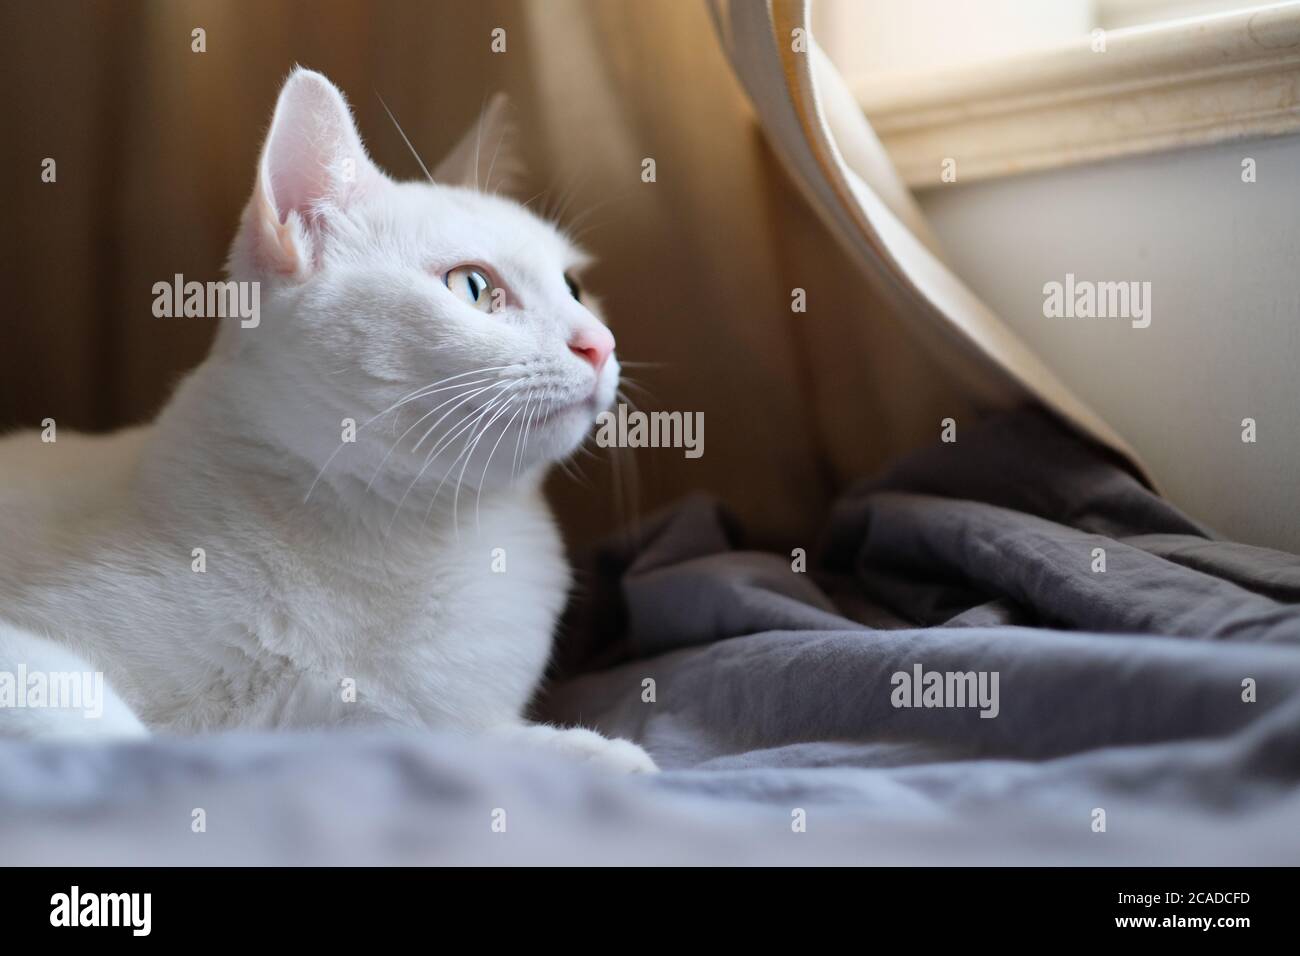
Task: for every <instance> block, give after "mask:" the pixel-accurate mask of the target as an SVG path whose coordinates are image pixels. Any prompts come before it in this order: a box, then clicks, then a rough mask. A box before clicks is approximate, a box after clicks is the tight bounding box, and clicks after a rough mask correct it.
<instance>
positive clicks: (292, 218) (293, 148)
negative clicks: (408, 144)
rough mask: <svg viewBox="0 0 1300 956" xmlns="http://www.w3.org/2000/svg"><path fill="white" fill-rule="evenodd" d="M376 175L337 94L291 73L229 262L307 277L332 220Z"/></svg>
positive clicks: (304, 73) (319, 80)
mask: <svg viewBox="0 0 1300 956" xmlns="http://www.w3.org/2000/svg"><path fill="white" fill-rule="evenodd" d="M382 176H383V174H382V173H381V172H380V171H379V170H378V169H377V168H376V167H375V165H374V163H372V162H371V161H370V157H369V156H367V155H366V150H365V147H364V146H362V145H361V137H360V135H359V134H358V133H357V128H356V124H355V123H354V122H353V120H352V112H351V110H349V109H348V104H347V101H346V100H344V98H343V94H342V93H340V92H339V91H338V89H337V88H336V87H335V86H334V84H333V83H331V82H330V81H329V80H327V79H326V78H325V77H324V76H322V75H321V74H320V73H316V72H313V71H312V70H305V69H303V68H301V67H298V68H296V69H295V70H294V71H293V73H291V74H290V75H289V79H288V80H286V81H285V84H284V88H283V89H282V90H281V91H280V98H279V100H278V101H277V102H276V104H275V116H274V118H273V119H272V120H271V129H270V131H269V132H268V133H267V134H266V143H265V144H264V145H263V146H262V155H261V158H260V159H259V161H258V169H257V181H256V182H255V183H254V186H253V195H252V198H251V199H250V200H249V203H248V206H247V208H246V209H245V210H244V218H243V222H242V224H241V226H240V234H239V236H238V237H237V239H236V241H235V249H234V251H233V253H232V259H236V258H238V259H240V260H241V263H242V264H245V265H247V266H249V267H251V268H252V269H253V270H255V271H257V272H261V273H275V274H279V275H282V276H285V277H290V278H297V279H303V278H306V276H307V275H309V274H310V273H311V270H312V268H313V266H314V263H315V258H316V256H317V254H318V253H319V251H320V247H319V244H320V242H321V241H322V238H323V235H322V233H323V228H322V227H323V225H324V224H325V223H326V222H327V221H328V219H329V217H330V215H331V214H334V213H337V211H339V210H342V209H345V208H346V207H347V205H348V204H349V203H350V202H352V201H353V200H354V199H355V198H356V197H357V196H358V195H360V194H362V193H363V192H365V191H366V190H367V189H370V188H373V187H374V185H375V184H376V182H377V181H378V180H379V179H381V178H382Z"/></svg>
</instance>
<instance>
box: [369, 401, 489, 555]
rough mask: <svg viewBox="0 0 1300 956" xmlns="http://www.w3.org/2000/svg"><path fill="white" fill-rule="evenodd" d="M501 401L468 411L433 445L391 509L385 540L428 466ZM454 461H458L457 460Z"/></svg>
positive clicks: (454, 462) (444, 479)
mask: <svg viewBox="0 0 1300 956" xmlns="http://www.w3.org/2000/svg"><path fill="white" fill-rule="evenodd" d="M501 400H502V396H500V395H498V396H496V397H494V398H493V399H492V400H491V401H489V402H488V403H487V404H486V405H484V406H483V407H482V408H476V409H474V410H472V411H470V412H469V414H467V415H466V416H465V417H464V418H462V419H461V420H460V422H458V423H457V424H456V425H455V426H453V429H452V430H451V431H449V432H448V434H446V435H444V436H443V437H442V438H440V439H439V440H438V441H437V442H436V443H435V444H434V446H433V448H431V449H429V454H428V456H427V457H426V458H425V459H424V464H423V465H421V466H420V470H419V472H417V473H416V476H415V477H414V478H412V479H411V483H410V484H409V485H407V486H406V490H405V491H404V492H402V497H401V498H400V499H398V502H397V507H396V508H395V509H393V517H392V520H390V521H389V523H388V530H387V531H385V532H384V537H385V538H387V537H388V535H389V534H391V533H392V530H393V525H394V524H396V522H397V517H398V515H400V514H401V512H402V505H404V504H405V503H406V499H407V497H408V496H409V495H410V494H411V490H412V489H413V488H414V487H415V486H416V485H417V484H419V482H420V479H421V478H423V477H424V473H425V472H426V471H428V470H429V466H430V465H432V464H433V462H434V461H435V460H436V459H437V458H438V456H439V455H441V454H442V452H443V451H444V450H445V449H447V448H448V447H450V446H451V442H452V441H453V440H455V438H456V437H457V436H458V435H460V434H461V433H463V432H464V431H465V430H466V429H469V428H472V427H473V426H474V425H475V424H476V423H477V421H479V420H480V419H482V417H483V416H484V415H486V414H487V413H488V412H489V411H491V409H492V408H493V407H495V406H496V404H497V403H498V402H500V401H501ZM476 415H477V416H478V418H475V416H476ZM456 460H459V458H457V459H456ZM456 460H453V461H452V467H455V464H456ZM446 480H447V476H446V475H444V476H443V481H446ZM438 487H439V488H441V487H442V485H441V484H439V485H438ZM435 496H436V492H435ZM426 518H427V514H426Z"/></svg>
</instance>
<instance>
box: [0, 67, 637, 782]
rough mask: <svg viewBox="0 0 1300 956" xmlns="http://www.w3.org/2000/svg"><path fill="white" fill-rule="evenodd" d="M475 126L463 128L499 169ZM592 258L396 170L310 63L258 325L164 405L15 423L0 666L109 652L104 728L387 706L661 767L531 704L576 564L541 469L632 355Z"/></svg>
mask: <svg viewBox="0 0 1300 956" xmlns="http://www.w3.org/2000/svg"><path fill="white" fill-rule="evenodd" d="M494 112H496V113H499V112H500V111H499V110H494ZM471 135H472V136H475V137H476V139H477V138H478V137H482V140H481V141H480V142H487V143H489V144H491V143H493V135H492V131H483V130H480V131H479V132H478V133H472V134H471ZM478 146H479V144H478V143H476V148H475V149H474V150H472V151H471V150H468V149H467V147H466V145H465V144H464V143H462V145H461V146H460V147H458V150H457V154H454V155H460V156H462V157H463V156H466V155H473V156H474V162H475V163H476V166H475V169H474V172H475V174H476V175H477V170H479V169H481V168H482V166H483V163H482V162H481V157H482V154H483V149H486V148H487V147H482V148H478ZM498 147H499V137H497V144H496V146H495V147H493V148H498ZM439 169H440V175H447V174H446V172H445V170H444V167H439ZM466 175H468V174H466ZM462 263H472V264H476V265H481V266H486V267H488V268H489V269H491V270H492V271H493V272H494V273H495V275H496V277H498V278H499V280H500V281H501V282H502V284H503V285H504V286H505V287H507V289H508V293H507V305H506V308H504V309H503V310H502V311H500V312H497V313H494V314H482V313H479V312H476V311H475V310H473V309H472V308H470V307H469V306H468V305H466V304H465V303H463V302H461V301H459V300H457V299H456V298H455V297H454V296H453V295H452V294H451V293H450V292H449V291H448V289H447V288H446V287H445V286H444V284H443V282H442V278H441V277H442V275H443V274H444V273H445V272H446V271H447V270H448V269H450V268H452V267H453V266H456V265H459V264H462ZM581 264H582V259H581V255H580V254H579V253H578V252H577V251H576V250H575V249H574V248H573V247H572V246H571V245H570V244H569V243H568V242H567V241H566V240H565V239H564V237H563V236H562V235H561V234H560V233H559V232H557V231H556V230H555V229H554V228H553V227H552V226H550V225H549V224H547V223H545V222H543V221H542V220H540V219H538V218H537V217H535V216H533V215H532V214H531V213H529V212H528V211H527V210H525V209H524V208H522V207H521V206H519V205H517V204H515V203H513V202H510V201H508V200H506V199H502V198H499V197H497V196H494V195H490V194H488V193H485V192H481V191H478V190H476V189H473V188H466V187H460V186H449V185H433V184H431V183H425V182H414V183H395V182H393V181H391V180H390V179H388V178H387V177H386V176H385V175H384V174H383V173H381V172H380V171H379V170H378V169H377V168H375V167H374V166H373V164H372V163H371V162H370V160H369V159H368V157H367V156H366V155H365V152H364V149H363V148H362V146H361V141H360V139H359V137H358V136H357V134H356V131H355V127H354V126H353V123H352V119H351V114H350V113H349V111H348V109H347V107H346V104H345V103H344V101H343V99H342V97H341V95H340V94H339V93H338V92H337V90H335V89H334V87H333V86H332V85H330V83H329V82H328V81H327V80H326V79H325V78H324V77H322V76H320V75H319V74H315V73H311V72H309V71H305V70H298V71H295V73H294V74H293V75H292V76H291V77H290V78H289V80H288V81H287V83H286V84H285V89H284V90H283V91H282V93H281V96H280V101H279V103H278V105H277V108H276V114H275V118H274V119H273V121H272V127H271V131H270V132H269V133H268V137H267V145H266V147H265V149H264V151H263V154H262V159H261V161H260V163H259V169H258V174H257V177H256V184H255V187H254V192H253V197H252V199H251V200H250V202H249V206H248V209H247V210H246V211H245V214H244V217H243V222H242V225H241V227H240V230H239V234H238V236H237V237H236V239H235V242H234V245H233V247H232V252H231V260H230V271H231V276H232V278H234V279H237V280H256V281H259V282H260V283H261V309H262V315H261V321H260V323H259V324H258V326H257V327H256V328H241V327H240V325H239V323H238V321H237V320H236V321H231V320H213V321H222V322H223V323H224V324H223V326H222V328H221V330H220V332H219V334H218V339H217V342H216V344H215V346H214V348H213V351H212V354H211V355H210V356H209V357H208V359H207V360H206V361H205V362H204V363H203V364H202V365H201V366H199V368H197V369H196V370H195V371H194V372H193V373H191V374H190V375H189V376H188V377H187V378H186V379H185V380H184V382H183V383H182V384H181V386H180V387H179V389H178V390H177V393H176V394H175V396H174V397H173V398H172V400H171V402H170V403H169V404H168V405H167V407H166V408H165V409H164V411H163V412H162V413H161V415H160V416H159V418H158V420H157V421H156V422H155V423H153V424H152V425H150V426H147V427H143V428H137V429H132V430H129V431H125V432H121V433H118V434H116V435H112V436H107V437H102V438H94V437H85V436H77V435H70V434H64V433H59V434H58V439H57V441H56V442H54V443H44V442H41V441H40V440H39V438H38V436H37V435H35V434H30V433H29V434H20V435H16V436H11V437H9V438H7V439H5V440H3V441H0V616H2V617H3V618H4V619H5V621H6V623H5V624H4V625H3V626H0V671H3V670H10V671H12V670H14V669H15V667H16V666H17V665H18V664H20V663H22V664H25V665H26V666H27V667H28V668H29V669H33V668H39V667H47V668H49V669H52V670H53V669H70V668H75V667H77V666H80V664H79V662H81V661H84V662H85V665H84V666H85V668H87V669H94V670H99V671H102V672H103V673H104V674H105V675H106V677H107V681H108V684H109V685H110V686H111V688H112V690H113V692H114V693H113V695H112V696H111V699H110V701H109V703H108V704H107V705H106V711H105V718H103V719H101V720H100V721H99V726H98V727H97V728H96V729H98V730H99V731H100V732H102V733H105V734H114V735H120V734H132V733H139V732H140V722H143V724H144V725H145V726H147V727H148V728H150V729H151V730H162V731H174V732H190V731H201V730H212V729H218V728H229V727H304V726H321V725H337V724H342V723H353V722H357V723H361V722H387V723H391V724H400V725H406V726H417V727H435V728H451V729H457V730H463V731H466V732H490V733H493V734H498V735H504V736H506V737H518V738H522V739H524V740H527V741H531V742H536V743H540V744H543V745H545V746H550V747H554V748H555V749H557V750H559V751H562V752H568V753H572V754H577V755H580V756H582V757H584V758H586V759H593V760H596V761H597V762H600V763H603V764H606V765H609V766H612V767H616V768H620V769H624V770H630V771H638V770H652V769H653V768H654V764H653V762H652V761H651V760H650V758H649V757H648V756H647V755H646V754H645V753H644V751H642V750H641V749H640V748H638V747H636V746H635V745H633V744H630V743H628V742H626V741H609V740H605V739H604V738H600V737H598V736H597V735H595V734H592V733H591V732H590V731H584V730H577V729H574V730H559V729H556V728H549V727H531V728H527V727H525V726H524V725H523V724H522V721H521V713H522V711H523V708H524V707H525V705H526V703H527V701H528V699H529V697H530V696H531V695H532V693H533V691H534V690H535V688H536V686H537V683H538V681H539V679H540V678H541V675H542V670H543V668H544V666H545V664H546V661H547V657H548V655H549V652H550V645H551V633H552V629H553V627H554V623H555V620H556V617H557V615H558V614H559V612H560V610H561V608H562V606H563V604H564V600H565V595H566V591H567V588H568V585H569V571H568V567H567V565H566V563H565V559H564V553H563V548H562V543H561V540H560V537H559V534H558V532H557V529H556V527H555V524H554V521H553V519H552V517H551V515H550V513H549V511H548V509H547V506H546V504H545V502H544V500H543V498H542V495H541V492H540V488H539V486H540V483H541V480H542V477H543V475H544V472H545V470H546V468H547V467H548V465H549V464H550V463H551V462H553V461H555V460H557V459H559V458H561V457H563V456H565V455H567V454H569V453H570V452H571V451H572V450H573V449H574V448H575V447H576V445H577V444H578V443H579V442H580V441H581V440H582V439H583V437H584V436H585V435H586V433H587V432H588V430H589V429H590V427H591V424H592V421H593V418H594V415H595V413H596V412H597V411H599V410H600V409H602V408H604V407H607V406H608V405H609V404H610V403H611V402H612V400H613V397H614V390H615V387H616V384H617V379H618V365H617V362H616V360H614V359H613V358H612V357H611V358H610V360H609V361H608V363H607V364H606V365H605V366H604V368H603V369H602V370H601V371H600V373H599V374H598V375H597V374H596V373H595V371H594V369H593V368H592V366H591V365H590V364H589V363H588V362H587V361H585V360H584V359H582V358H581V357H579V356H578V355H575V354H573V353H572V352H570V350H569V348H568V345H567V342H568V341H569V340H570V339H571V338H572V337H573V336H574V335H577V334H597V333H599V334H600V335H605V334H606V333H605V332H604V330H603V326H601V325H600V323H599V321H598V319H597V318H596V317H595V316H594V315H593V314H592V312H591V311H590V310H589V308H588V307H587V306H586V305H584V304H582V303H580V302H577V301H575V300H574V299H573V297H572V296H571V295H570V294H569V291H568V289H567V287H566V285H565V280H564V274H565V271H566V270H572V269H575V268H577V267H579V266H580V265H581ZM160 321H165V320H160ZM478 369H494V371H491V372H483V373H478V372H476V371H475V370H478ZM480 379H482V380H484V381H483V385H491V386H492V387H491V388H489V389H488V390H487V391H485V392H482V393H479V394H477V395H470V392H471V387H470V386H468V385H467V384H466V383H469V382H473V381H478V380H480ZM438 382H444V383H445V384H444V385H443V386H441V388H443V390H441V391H437V392H434V393H430V394H427V395H424V396H422V397H418V398H416V399H414V400H409V401H407V402H405V404H398V403H401V402H402V400H403V398H404V397H406V396H410V395H411V393H412V392H413V391H415V390H417V389H420V388H422V387H424V386H429V385H431V384H434V383H438ZM477 387H479V386H477V385H476V386H473V388H477ZM462 396H468V397H465V399H464V401H465V403H464V404H463V405H459V406H456V405H454V404H448V405H445V406H444V407H443V408H442V410H441V411H438V412H437V413H436V414H434V415H433V416H431V417H429V418H426V419H425V420H424V421H423V422H422V423H420V424H419V425H418V426H417V427H416V428H414V429H413V430H412V431H410V432H409V433H407V434H406V436H405V438H404V439H402V438H400V436H402V435H403V433H404V432H405V430H406V429H407V427H408V426H410V425H411V424H412V423H413V422H415V421H416V420H417V419H418V418H419V417H420V416H421V415H424V414H425V413H426V412H428V411H429V410H430V409H432V408H434V407H435V406H437V405H439V404H440V403H443V402H444V401H450V400H453V399H454V400H456V401H460V400H461V398H462ZM494 397H495V398H498V399H500V401H499V404H498V405H496V406H493V407H491V408H488V403H489V402H490V401H491V400H492V399H493V398H494ZM507 399H509V404H507ZM525 400H526V401H527V402H528V410H529V411H528V413H525V411H524V408H525V404H524V403H525ZM395 404H396V405H398V407H397V408H396V409H395V410H391V411H387V412H386V410H390V409H392V407H393V406H394V405H395ZM448 409H452V411H453V413H452V414H451V415H450V417H449V418H446V419H445V421H443V422H442V424H440V425H437V427H436V428H435V430H434V432H433V433H432V434H430V435H429V437H428V440H426V441H425V442H424V443H423V445H422V446H421V447H420V449H419V450H418V451H416V452H412V446H413V445H414V444H415V443H416V441H417V439H418V438H419V437H420V436H421V435H422V434H423V433H424V432H425V429H427V428H429V427H430V426H431V425H435V424H436V422H437V421H438V419H439V416H441V415H443V413H444V412H446V411H447V410H448ZM485 409H486V410H485ZM479 411H482V417H480V418H478V420H477V423H475V421H474V419H473V418H470V419H469V423H470V425H471V426H473V427H470V428H469V429H468V430H467V431H465V432H463V433H461V434H460V435H459V437H457V436H456V435H455V432H454V427H453V426H456V425H458V424H459V423H461V422H462V421H463V420H464V416H467V415H469V413H475V414H478V413H479ZM498 412H500V413H501V414H500V415H499V417H496V416H497V413H498ZM542 413H545V415H546V416H549V417H545V416H543V417H538V416H539V415H542ZM344 419H353V420H355V422H356V423H357V426H358V431H357V435H356V441H355V442H353V443H343V442H341V441H340V438H341V436H342V430H343V424H342V423H343V420H344ZM530 419H533V420H532V422H531V428H530V429H528V434H527V441H526V442H525V441H523V437H524V436H523V435H522V434H521V432H522V430H523V426H524V423H525V422H526V421H529V420H530ZM479 435H481V436H482V438H481V440H480V441H479V443H478V444H477V445H473V444H472V442H471V439H472V438H474V437H477V436H479ZM440 440H441V441H442V442H443V448H442V451H440V452H439V453H438V454H437V455H435V457H434V459H433V461H432V462H431V463H428V459H427V453H428V452H429V451H430V449H431V448H436V447H437V443H438V442H439V441H440ZM491 449H495V451H494V452H491ZM516 449H518V450H519V452H520V454H519V455H518V460H516ZM490 452H491V453H490ZM462 453H467V455H466V454H462ZM457 456H459V459H458V460H457ZM426 463H428V464H427V467H426ZM422 469H424V470H423V471H422ZM435 491H436V495H435ZM399 505H400V507H399ZM196 548H201V549H203V552H204V560H205V562H206V571H205V572H203V573H198V572H196V571H195V570H193V567H192V565H193V562H194V558H193V552H194V549H196ZM495 549H502V551H500V552H498V551H495ZM502 554H503V555H504V560H505V562H506V565H505V567H506V570H505V573H498V571H497V570H494V560H497V561H498V562H499V560H500V557H501V555H502ZM74 655H75V656H74ZM348 681H352V682H355V688H356V698H357V699H356V701H355V702H348V701H347V700H345V696H346V694H345V690H346V686H348V685H347V683H346V682H348ZM127 708H129V710H128V709H127ZM110 712H111V715H110ZM45 713H46V714H48V719H46V720H43V718H41V717H40V715H39V713H38V712H35V711H26V712H22V713H21V714H20V713H19V712H18V711H16V710H5V709H0V735H5V734H8V735H22V736H34V735H38V734H48V733H56V732H68V730H67V725H68V722H69V719H70V718H69V716H68V714H66V713H60V712H56V711H47V712H45ZM136 718H138V720H137V719H136ZM34 721H35V723H33V722H34ZM42 721H43V722H42ZM86 723H89V721H86ZM79 732H84V731H79Z"/></svg>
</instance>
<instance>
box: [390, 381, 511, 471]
mask: <svg viewBox="0 0 1300 956" xmlns="http://www.w3.org/2000/svg"><path fill="white" fill-rule="evenodd" d="M483 381H485V380H484V379H478V380H476V381H475V382H471V383H468V384H467V385H461V386H457V387H459V388H468V389H472V390H471V391H470V392H469V394H468V395H466V394H465V393H464V392H457V393H456V394H455V395H453V396H452V397H451V398H449V399H447V400H446V401H444V402H440V403H439V404H437V405H435V406H433V408H431V409H429V410H428V411H427V412H425V413H424V414H423V415H421V416H420V417H419V418H417V419H416V420H415V421H413V422H412V423H411V424H410V425H408V426H407V428H406V431H404V432H402V434H401V435H399V436H398V438H397V440H396V441H394V442H393V444H392V445H391V446H390V447H389V449H388V451H387V452H386V453H385V454H384V457H383V458H382V459H381V460H380V462H379V466H378V467H377V468H375V473H374V474H373V475H371V476H370V480H369V481H368V482H366V491H369V490H370V488H371V486H372V485H374V483H375V479H376V478H378V477H379V473H380V472H381V471H383V470H384V465H386V464H388V459H389V458H390V457H392V454H393V452H394V451H395V450H396V449H397V446H398V445H400V444H401V443H402V442H403V440H405V438H406V436H407V435H409V434H411V432H413V431H415V429H416V428H418V427H419V425H420V423H421V422H423V421H424V420H425V419H427V418H429V416H431V415H433V414H434V413H435V412H437V411H438V409H440V408H445V407H446V406H447V405H450V404H451V403H452V402H455V401H456V400H457V399H461V400H462V401H465V400H468V399H471V398H473V397H474V396H476V395H481V394H482V393H483V392H486V391H488V390H489V389H491V388H495V387H496V386H497V385H499V384H501V383H499V382H495V383H493V384H491V385H484V386H483V387H482V388H477V389H475V388H473V386H474V385H478V384H479V383H481V382H483ZM456 407H458V406H453V407H452V408H451V409H449V410H448V411H447V413H446V414H445V415H444V416H443V418H445V417H446V415H450V414H451V413H452V412H454V411H455V410H456ZM441 421H442V418H440V419H438V421H436V422H434V423H433V424H432V425H431V426H430V431H432V430H433V429H434V428H437V427H438V424H439V422H441ZM425 435H426V436H427V435H428V432H426V433H425ZM418 447H419V446H418V445H416V446H415V447H414V448H412V449H411V451H412V452H415V451H416V450H417V449H418Z"/></svg>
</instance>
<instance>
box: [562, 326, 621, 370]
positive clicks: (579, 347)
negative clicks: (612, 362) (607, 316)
mask: <svg viewBox="0 0 1300 956" xmlns="http://www.w3.org/2000/svg"><path fill="white" fill-rule="evenodd" d="M569 351H570V352H572V353H573V354H574V355H576V356H578V358H581V359H586V360H587V361H588V362H590V363H591V367H592V368H594V369H595V370H596V372H597V373H599V372H600V370H601V369H602V368H604V367H605V362H606V361H608V360H609V356H610V353H611V352H613V351H614V333H613V332H611V331H610V330H609V329H607V328H605V327H604V326H603V325H586V326H583V327H582V328H580V329H577V330H576V331H574V333H573V338H571V339H569Z"/></svg>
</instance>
